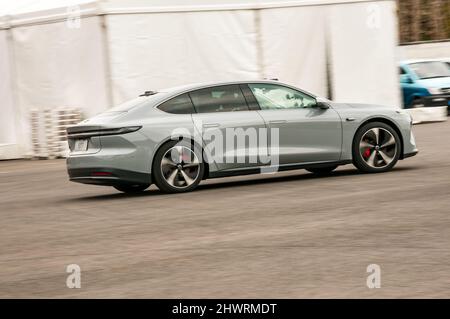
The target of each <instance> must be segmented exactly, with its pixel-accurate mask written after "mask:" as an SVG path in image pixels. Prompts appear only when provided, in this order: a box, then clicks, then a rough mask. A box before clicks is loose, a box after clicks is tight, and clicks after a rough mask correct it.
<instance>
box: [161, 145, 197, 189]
mask: <svg viewBox="0 0 450 319" xmlns="http://www.w3.org/2000/svg"><path fill="white" fill-rule="evenodd" d="M152 169H153V177H154V181H155V184H156V186H158V188H159V189H160V190H161V191H163V192H166V193H181V192H188V191H191V190H193V189H195V188H196V187H197V185H198V184H199V183H200V181H201V180H202V178H203V174H204V170H205V166H204V163H203V161H202V153H201V150H198V149H197V148H196V147H194V145H192V143H190V142H187V141H183V140H182V141H170V142H168V143H166V144H164V145H163V146H161V148H160V149H159V150H158V151H157V152H156V155H155V158H154V161H153V166H152Z"/></svg>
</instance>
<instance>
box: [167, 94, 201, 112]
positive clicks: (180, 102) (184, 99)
mask: <svg viewBox="0 0 450 319" xmlns="http://www.w3.org/2000/svg"><path fill="white" fill-rule="evenodd" d="M158 108H159V109H160V110H161V111H164V112H167V113H172V114H192V113H195V111H194V106H193V105H192V102H191V99H190V98H189V95H187V94H182V95H179V96H177V97H174V98H173V99H170V100H168V101H166V102H164V103H162V104H161V105H160V106H158Z"/></svg>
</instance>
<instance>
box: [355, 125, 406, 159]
mask: <svg viewBox="0 0 450 319" xmlns="http://www.w3.org/2000/svg"><path fill="white" fill-rule="evenodd" d="M359 152H360V155H361V157H362V159H363V160H364V161H365V163H366V164H367V165H369V166H370V167H373V168H384V167H386V166H388V165H389V164H391V163H392V161H393V160H394V159H395V156H396V154H397V142H396V140H395V137H394V136H393V135H392V133H391V132H389V131H388V130H386V129H384V128H379V127H374V128H371V129H370V130H368V131H367V132H366V133H364V135H363V136H362V138H361V141H360V143H359Z"/></svg>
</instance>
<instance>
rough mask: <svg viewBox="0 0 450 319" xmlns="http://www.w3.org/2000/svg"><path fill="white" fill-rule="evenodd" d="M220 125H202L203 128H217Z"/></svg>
mask: <svg viewBox="0 0 450 319" xmlns="http://www.w3.org/2000/svg"><path fill="white" fill-rule="evenodd" d="M219 126H220V125H219V124H218V123H208V124H203V128H212V127H219Z"/></svg>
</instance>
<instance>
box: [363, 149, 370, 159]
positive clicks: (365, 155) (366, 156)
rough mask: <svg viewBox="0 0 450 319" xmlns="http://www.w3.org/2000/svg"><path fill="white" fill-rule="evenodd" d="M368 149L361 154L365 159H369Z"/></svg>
mask: <svg viewBox="0 0 450 319" xmlns="http://www.w3.org/2000/svg"><path fill="white" fill-rule="evenodd" d="M370 153H371V152H370V148H367V149H366V150H365V151H364V153H363V156H364V157H365V158H369V157H370Z"/></svg>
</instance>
